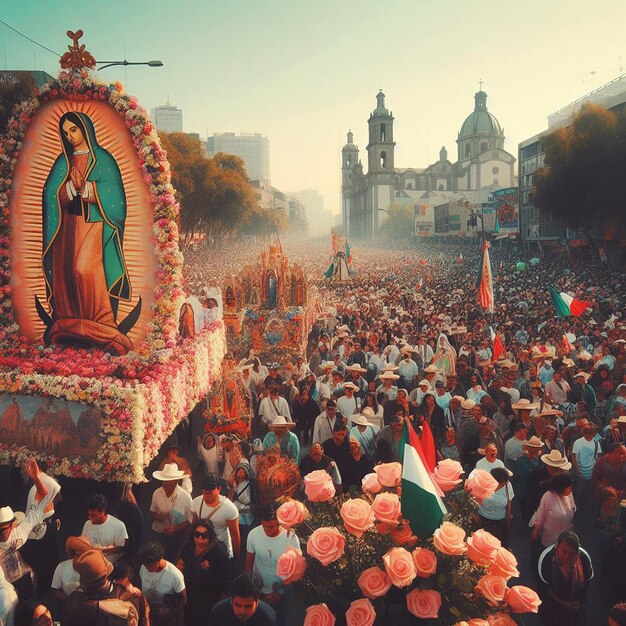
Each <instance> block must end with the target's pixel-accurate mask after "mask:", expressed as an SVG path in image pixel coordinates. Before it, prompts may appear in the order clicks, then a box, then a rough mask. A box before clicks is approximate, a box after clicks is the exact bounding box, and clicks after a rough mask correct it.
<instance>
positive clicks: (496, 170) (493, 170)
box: [491, 167, 500, 175]
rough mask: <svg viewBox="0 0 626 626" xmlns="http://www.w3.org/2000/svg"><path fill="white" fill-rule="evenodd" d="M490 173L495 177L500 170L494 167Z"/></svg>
mask: <svg viewBox="0 0 626 626" xmlns="http://www.w3.org/2000/svg"><path fill="white" fill-rule="evenodd" d="M491 173H492V174H494V175H495V174H499V173H500V168H499V167H494V168H493V169H492V170H491Z"/></svg>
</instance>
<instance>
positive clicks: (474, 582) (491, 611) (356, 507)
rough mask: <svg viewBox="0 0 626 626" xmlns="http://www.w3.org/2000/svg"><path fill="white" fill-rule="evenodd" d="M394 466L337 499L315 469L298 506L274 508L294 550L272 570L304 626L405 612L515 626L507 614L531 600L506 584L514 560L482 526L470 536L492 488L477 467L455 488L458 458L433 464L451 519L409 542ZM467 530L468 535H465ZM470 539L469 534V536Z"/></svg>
mask: <svg viewBox="0 0 626 626" xmlns="http://www.w3.org/2000/svg"><path fill="white" fill-rule="evenodd" d="M401 472H402V468H401V466H400V464H399V463H388V464H382V465H379V466H377V467H376V468H375V473H373V474H369V475H367V476H366V477H365V478H364V479H363V485H362V487H363V494H362V495H361V496H359V497H350V496H348V495H343V496H337V495H336V494H335V487H334V485H333V482H332V479H331V478H330V476H329V475H328V474H327V473H326V472H325V471H324V470H319V471H315V472H312V473H311V474H308V475H307V476H306V477H305V478H304V482H305V493H306V501H305V502H303V501H299V500H293V499H285V500H283V501H282V503H281V504H280V506H279V508H278V510H277V517H278V521H279V523H280V524H281V526H283V527H284V528H286V529H288V530H292V529H293V530H295V531H296V532H297V533H298V536H299V537H300V540H301V544H302V545H303V547H302V550H301V551H298V550H296V549H294V548H290V549H289V550H287V551H286V552H285V553H284V554H283V555H282V556H281V557H280V558H279V560H278V565H277V569H276V574H277V575H278V576H279V577H280V578H281V579H282V580H283V582H284V583H285V584H291V583H293V584H294V587H295V591H296V593H298V594H299V596H300V598H301V599H302V601H303V603H304V605H305V606H307V609H306V614H305V618H304V626H334V624H335V623H336V622H337V623H341V624H344V623H345V624H347V625H348V626H357V625H358V626H372V625H373V624H374V623H376V624H379V625H381V624H395V623H404V621H403V620H405V619H407V618H408V616H409V615H412V616H414V617H416V618H418V619H421V620H437V622H438V623H441V624H448V625H454V624H458V625H463V626H465V624H468V625H470V626H494V625H497V626H507V625H510V626H513V625H515V623H516V622H515V621H514V620H513V618H512V617H511V616H510V614H511V613H528V612H537V610H538V606H539V604H540V603H541V602H540V600H539V597H538V596H537V594H536V593H535V592H534V591H533V590H532V589H529V588H528V587H524V586H522V585H510V580H511V579H513V578H515V577H517V576H519V571H518V570H517V560H516V559H515V556H514V555H513V554H512V553H511V552H509V551H508V550H507V549H506V548H504V547H503V546H502V545H501V542H500V541H499V540H498V539H497V538H496V537H494V536H493V535H491V534H490V533H488V532H487V531H485V530H482V529H478V530H473V526H472V520H473V518H474V514H475V511H476V507H477V502H480V501H482V500H483V499H485V498H487V497H489V496H490V495H491V494H493V492H494V491H495V489H496V488H497V482H496V481H495V479H494V478H493V477H492V476H491V475H490V474H489V473H487V472H483V471H481V470H478V471H476V472H475V473H474V474H473V475H472V477H471V478H469V479H468V480H466V481H465V484H463V481H462V479H461V478H460V476H461V474H462V473H463V469H462V467H461V465H460V464H459V463H458V462H456V461H451V460H445V461H441V462H440V463H439V464H438V466H437V467H436V468H435V472H434V474H433V478H434V480H436V481H437V484H438V485H439V487H440V488H441V489H442V490H443V491H445V492H446V497H445V503H446V505H447V507H448V510H449V513H448V515H447V516H446V518H445V519H444V521H443V522H442V524H441V526H440V527H439V528H437V529H436V530H435V531H434V533H433V534H432V536H429V537H417V536H415V535H414V534H413V532H412V531H411V527H410V523H409V521H408V520H407V519H405V518H403V516H402V508H401V496H400V495H399V494H398V492H399V491H401V489H400V478H401ZM472 530H473V532H472ZM468 535H469V536H468Z"/></svg>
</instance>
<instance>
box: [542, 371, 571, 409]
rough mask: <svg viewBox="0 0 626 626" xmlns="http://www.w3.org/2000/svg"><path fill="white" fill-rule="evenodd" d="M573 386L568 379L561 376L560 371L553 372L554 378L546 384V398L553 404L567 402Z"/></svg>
mask: <svg viewBox="0 0 626 626" xmlns="http://www.w3.org/2000/svg"><path fill="white" fill-rule="evenodd" d="M569 391H571V388H570V386H569V384H568V383H567V381H565V380H563V379H562V378H561V374H560V372H554V373H553V374H552V380H551V381H550V382H549V383H547V384H546V388H545V394H544V395H545V400H547V401H548V402H549V403H550V404H552V405H553V406H561V405H563V404H565V403H566V402H567V394H568V392H569Z"/></svg>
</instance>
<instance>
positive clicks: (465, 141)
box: [341, 90, 515, 239]
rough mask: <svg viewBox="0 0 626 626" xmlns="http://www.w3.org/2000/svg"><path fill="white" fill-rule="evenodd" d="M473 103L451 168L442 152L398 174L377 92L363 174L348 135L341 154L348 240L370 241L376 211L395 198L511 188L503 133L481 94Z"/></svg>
mask: <svg viewBox="0 0 626 626" xmlns="http://www.w3.org/2000/svg"><path fill="white" fill-rule="evenodd" d="M474 102H475V105H474V110H473V111H472V113H470V114H469V115H468V116H467V118H466V119H465V121H464V122H463V124H462V126H461V130H460V131H459V133H458V137H457V140H456V143H457V160H456V162H455V163H452V162H451V161H450V160H449V159H448V152H447V150H446V149H445V147H442V148H441V150H440V151H439V160H438V161H437V162H436V163H433V164H432V165H429V166H428V167H426V168H413V167H409V168H398V167H396V165H395V160H394V148H395V145H396V142H395V141H394V136H393V121H394V117H393V113H392V112H391V111H389V110H388V109H387V108H385V94H384V93H383V92H382V90H381V91H380V92H379V93H378V95H377V96H376V108H375V109H374V111H372V113H371V114H370V117H369V119H368V121H367V124H368V127H369V143H368V144H367V146H366V150H367V173H364V172H363V164H362V163H361V160H360V159H359V148H358V146H357V145H356V144H355V143H354V141H353V139H354V136H353V134H352V132H351V131H349V132H348V142H347V143H346V145H345V146H344V147H343V148H342V150H341V174H342V182H341V192H342V194H341V195H342V205H343V206H342V215H343V228H344V232H345V233H346V234H347V235H348V236H349V237H350V238H353V239H371V238H372V237H373V236H374V235H375V234H376V232H377V230H378V225H379V221H380V222H382V221H383V219H382V216H381V217H380V218H379V211H381V210H383V211H387V210H388V209H389V207H390V206H392V205H393V204H394V199H395V198H399V197H401V196H406V195H407V193H408V194H410V195H411V196H414V195H415V194H414V192H419V191H423V192H425V193H429V192H443V193H444V194H445V192H463V191H468V192H473V191H478V190H488V189H500V188H505V187H511V186H513V185H514V173H513V165H514V164H515V157H514V156H513V155H512V154H509V153H508V152H506V150H504V129H503V128H502V126H500V123H499V122H498V120H497V119H496V118H495V116H494V115H493V114H492V113H490V112H489V111H488V110H487V94H486V93H485V92H484V91H482V90H481V91H478V92H477V93H476V95H475V96H474Z"/></svg>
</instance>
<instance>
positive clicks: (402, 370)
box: [398, 346, 419, 391]
mask: <svg viewBox="0 0 626 626" xmlns="http://www.w3.org/2000/svg"><path fill="white" fill-rule="evenodd" d="M401 354H402V356H403V359H402V360H401V361H400V363H399V364H398V374H399V375H400V385H401V386H402V387H404V388H405V389H407V390H408V391H411V390H412V389H413V381H414V379H415V376H417V374H418V372H419V368H418V367H417V363H416V362H415V361H414V360H413V358H412V356H413V353H412V351H411V348H410V347H409V346H407V347H404V348H402V352H401Z"/></svg>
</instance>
